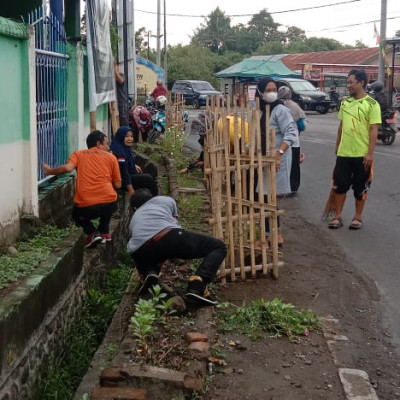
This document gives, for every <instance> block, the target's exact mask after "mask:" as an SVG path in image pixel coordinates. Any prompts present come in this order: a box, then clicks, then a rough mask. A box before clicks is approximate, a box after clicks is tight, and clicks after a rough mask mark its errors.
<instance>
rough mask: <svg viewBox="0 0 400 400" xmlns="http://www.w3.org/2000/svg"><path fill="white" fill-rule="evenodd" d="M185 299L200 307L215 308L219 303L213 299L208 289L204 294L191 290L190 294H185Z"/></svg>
mask: <svg viewBox="0 0 400 400" xmlns="http://www.w3.org/2000/svg"><path fill="white" fill-rule="evenodd" d="M185 299H187V300H189V301H190V302H191V303H194V304H196V305H198V306H199V307H203V306H215V305H216V304H218V301H217V300H215V299H213V298H212V297H211V295H210V292H209V291H208V289H205V290H204V292H203V293H199V292H197V291H195V290H191V289H189V290H188V292H187V293H186V294H185Z"/></svg>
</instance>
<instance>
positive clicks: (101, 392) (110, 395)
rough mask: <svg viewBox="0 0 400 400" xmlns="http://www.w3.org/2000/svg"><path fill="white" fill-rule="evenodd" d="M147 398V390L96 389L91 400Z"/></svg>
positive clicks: (140, 399) (134, 399)
mask: <svg viewBox="0 0 400 400" xmlns="http://www.w3.org/2000/svg"><path fill="white" fill-rule="evenodd" d="M146 396H147V391H146V389H134V388H109V387H96V388H94V390H93V392H92V396H91V400H146Z"/></svg>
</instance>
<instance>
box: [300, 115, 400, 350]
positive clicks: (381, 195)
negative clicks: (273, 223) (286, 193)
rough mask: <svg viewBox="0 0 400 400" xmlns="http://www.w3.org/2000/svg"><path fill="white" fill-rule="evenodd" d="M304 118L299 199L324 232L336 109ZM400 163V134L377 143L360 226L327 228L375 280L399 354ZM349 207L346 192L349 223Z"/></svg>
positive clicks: (387, 327) (350, 200)
mask: <svg viewBox="0 0 400 400" xmlns="http://www.w3.org/2000/svg"><path fill="white" fill-rule="evenodd" d="M307 119H308V120H309V124H308V126H307V130H306V132H305V133H304V134H303V135H302V138H301V148H302V151H303V152H304V153H305V154H306V160H305V162H304V164H303V165H302V184H301V188H300V193H299V194H298V201H299V204H300V206H301V210H302V211H303V213H304V215H305V216H306V217H307V218H308V219H309V220H310V221H311V222H313V223H314V224H316V225H318V226H321V229H326V230H328V229H327V227H326V222H325V221H321V219H320V217H321V214H322V211H323V208H324V205H325V203H326V200H327V197H328V194H329V190H330V177H331V174H332V168H333V165H334V160H335V155H334V146H335V140H336V131H337V126H338V121H337V113H329V114H326V115H318V114H313V113H309V114H308V115H307ZM399 167H400V135H399V136H398V137H397V139H396V141H395V142H394V144H393V145H392V146H385V145H383V144H382V143H378V144H377V146H376V150H375V175H374V180H373V183H372V187H371V190H370V192H369V197H368V200H367V203H366V206H365V210H364V217H363V219H364V228H363V229H362V230H361V231H350V230H348V229H347V227H346V226H345V227H343V228H341V229H339V230H337V231H329V232H330V234H331V236H332V240H336V241H337V242H338V243H339V245H340V246H341V247H342V248H343V249H344V251H345V252H346V254H347V256H348V257H349V259H350V260H351V261H352V262H353V263H354V264H355V265H356V267H357V268H359V269H360V270H362V271H363V272H364V273H366V274H367V275H368V276H369V277H370V278H371V279H373V280H374V281H375V282H376V285H377V287H378V289H379V290H380V293H381V295H382V298H381V300H382V302H383V304H384V309H385V313H384V324H385V326H384V327H383V329H384V332H382V333H385V334H387V335H390V336H392V337H393V342H394V343H395V344H396V346H397V347H398V349H399V352H400V308H399V305H400V290H399V286H400V249H399V239H400V170H399ZM353 211H354V201H353V197H352V196H348V198H347V202H346V204H345V210H344V220H345V221H346V223H349V222H350V220H351V217H352V214H353ZM332 284H334V282H333V283H332ZM366 306H367V305H366Z"/></svg>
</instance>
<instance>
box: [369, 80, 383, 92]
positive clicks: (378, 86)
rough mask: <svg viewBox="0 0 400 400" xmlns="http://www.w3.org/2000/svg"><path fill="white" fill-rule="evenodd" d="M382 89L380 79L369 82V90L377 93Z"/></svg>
mask: <svg viewBox="0 0 400 400" xmlns="http://www.w3.org/2000/svg"><path fill="white" fill-rule="evenodd" d="M382 89H383V83H382V82H381V81H375V82H373V83H372V84H371V90H373V91H374V92H375V93H379V92H380V91H381V90H382Z"/></svg>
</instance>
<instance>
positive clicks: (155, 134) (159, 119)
mask: <svg viewBox="0 0 400 400" xmlns="http://www.w3.org/2000/svg"><path fill="white" fill-rule="evenodd" d="M152 123H153V128H152V129H151V131H150V132H149V135H148V138H147V141H148V142H149V143H155V142H156V141H157V140H158V139H163V138H164V137H165V124H166V118H165V111H164V110H158V111H157V112H156V113H155V114H154V115H153V116H152Z"/></svg>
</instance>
